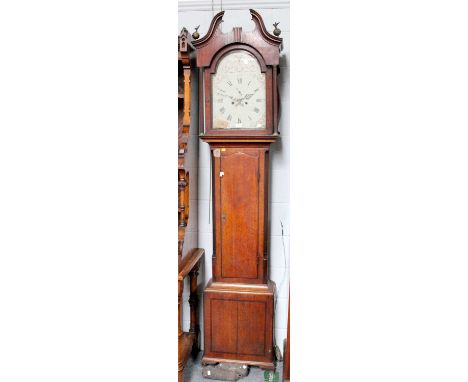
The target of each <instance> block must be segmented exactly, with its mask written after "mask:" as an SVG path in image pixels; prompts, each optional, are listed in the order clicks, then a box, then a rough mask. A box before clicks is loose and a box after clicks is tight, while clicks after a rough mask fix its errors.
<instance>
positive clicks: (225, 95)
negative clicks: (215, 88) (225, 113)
mask: <svg viewBox="0 0 468 382" xmlns="http://www.w3.org/2000/svg"><path fill="white" fill-rule="evenodd" d="M216 94H217V95H220V96H223V97H228V98H230V99H235V98H234V97H232V96H230V95H227V94H222V93H216Z"/></svg>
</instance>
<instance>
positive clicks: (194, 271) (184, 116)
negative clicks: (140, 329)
mask: <svg viewBox="0 0 468 382" xmlns="http://www.w3.org/2000/svg"><path fill="white" fill-rule="evenodd" d="M178 46H179V49H178V50H179V55H178V56H179V57H178V66H179V78H178V85H179V86H178V103H179V127H178V130H179V142H178V155H179V161H178V164H179V165H178V180H179V198H178V199H179V205H178V211H179V227H178V228H179V237H178V264H179V274H178V280H177V281H178V294H179V296H178V303H179V311H178V318H179V320H178V321H179V322H178V341H179V352H178V374H179V382H183V381H184V369H185V364H186V362H187V359H188V357H189V355H190V354H193V355H196V353H197V352H198V351H199V334H200V326H199V324H198V293H197V286H198V280H197V276H198V271H199V268H200V263H201V261H202V259H203V254H204V250H203V249H200V248H196V245H197V243H198V241H197V221H196V218H195V219H190V214H189V211H190V208H189V207H190V184H191V183H192V185H195V187H196V179H192V181H190V175H189V169H190V168H194V167H196V165H197V163H196V162H194V161H193V160H192V162H194V163H189V156H188V155H187V154H188V153H189V152H190V150H195V151H196V149H197V148H196V147H195V145H193V144H192V145H191V144H190V140H189V134H190V129H191V126H190V90H191V89H190V70H191V67H192V59H193V46H192V45H191V43H190V35H189V33H188V31H187V30H186V29H185V28H184V29H182V32H181V33H180V35H179V44H178ZM192 129H194V127H192ZM191 157H196V155H195V156H191ZM189 224H190V227H191V230H190V232H189V231H188V230H187V227H188V225H189ZM189 234H190V235H191V236H190V240H187V236H188V235H189ZM187 277H188V278H189V285H190V298H189V304H190V329H189V331H188V332H184V331H183V330H182V294H183V291H184V279H185V278H187Z"/></svg>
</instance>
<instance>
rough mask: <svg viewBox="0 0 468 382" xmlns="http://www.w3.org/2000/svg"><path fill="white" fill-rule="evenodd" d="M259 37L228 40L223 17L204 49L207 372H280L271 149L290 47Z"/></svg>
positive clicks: (199, 46) (200, 47)
mask: <svg viewBox="0 0 468 382" xmlns="http://www.w3.org/2000/svg"><path fill="white" fill-rule="evenodd" d="M250 14H251V15H252V20H253V22H254V24H255V28H254V30H253V31H251V32H244V31H242V28H240V27H236V28H233V30H232V31H231V32H229V33H223V32H222V30H221V22H222V18H223V15H224V12H220V13H218V14H217V15H216V16H214V18H213V20H212V22H211V25H210V28H209V30H208V32H207V34H206V36H204V37H203V38H201V39H199V40H196V41H194V42H193V45H194V46H195V48H196V56H197V67H198V68H199V76H200V77H199V86H200V92H199V94H200V100H199V102H200V106H199V113H200V123H201V125H202V126H204V128H203V133H202V134H201V139H202V140H204V141H205V142H208V143H209V144H210V150H211V158H212V181H211V183H212V192H213V259H212V265H213V277H212V280H210V281H209V283H208V286H207V287H206V289H205V292H204V340H205V341H204V344H205V346H204V348H205V349H204V357H203V359H202V363H204V364H209V363H217V362H231V363H239V364H248V365H253V366H259V367H262V368H265V369H274V368H275V364H274V350H273V314H274V294H275V285H274V283H273V282H272V281H270V280H269V278H268V243H267V238H268V188H269V172H270V167H269V152H270V144H271V143H273V142H275V141H276V140H277V138H278V92H277V83H276V81H277V75H278V70H279V66H278V65H279V53H280V50H281V45H282V39H281V38H279V37H275V36H273V35H271V34H270V33H268V32H267V30H266V28H265V25H264V23H263V20H262V18H261V16H260V15H259V14H258V13H257V12H256V11H254V10H252V9H251V10H250Z"/></svg>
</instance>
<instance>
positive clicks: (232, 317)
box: [202, 280, 275, 370]
mask: <svg viewBox="0 0 468 382" xmlns="http://www.w3.org/2000/svg"><path fill="white" fill-rule="evenodd" d="M274 294H275V284H274V283H273V282H272V281H269V282H268V284H239V283H237V284H230V283H225V282H213V281H212V280H210V282H209V283H208V286H207V287H206V289H205V292H204V306H205V309H204V324H205V327H204V329H205V330H204V332H205V337H204V338H205V352H204V356H203V359H202V362H203V363H206V364H209V363H217V362H229V363H239V364H245V365H250V366H258V367H261V368H263V369H269V370H273V369H274V368H275V364H274V350H273V319H274V318H273V306H274Z"/></svg>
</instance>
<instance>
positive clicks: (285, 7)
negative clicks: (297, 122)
mask: <svg viewBox="0 0 468 382" xmlns="http://www.w3.org/2000/svg"><path fill="white" fill-rule="evenodd" d="M215 3H216V5H215V7H214V12H213V11H212V10H211V2H208V1H182V2H179V31H180V29H182V27H186V28H187V29H188V30H189V31H190V32H193V31H194V29H195V27H196V26H198V25H200V28H199V32H200V35H201V36H204V35H205V34H206V32H207V31H208V28H209V26H210V23H211V19H212V17H213V14H216V13H217V12H218V11H219V10H220V1H216V2H215ZM249 8H254V9H255V10H257V11H259V13H260V14H261V16H262V17H263V20H264V22H265V25H266V27H267V28H268V30H269V31H270V32H272V31H273V29H274V28H273V23H274V22H275V21H278V22H280V24H279V28H280V29H281V31H282V33H281V36H280V37H282V38H283V51H282V54H281V59H280V70H281V73H280V76H279V87H280V103H281V106H280V121H279V130H280V132H281V139H280V140H279V141H278V142H277V143H275V144H274V145H273V146H272V148H271V184H270V187H271V191H270V229H269V231H270V233H269V235H270V237H269V242H270V270H269V271H270V279H272V280H273V281H274V282H275V283H276V286H277V288H278V296H277V305H276V315H275V325H274V329H275V338H276V343H277V345H278V346H279V347H280V349H281V351H282V349H283V340H284V338H286V328H287V313H288V288H289V235H290V231H289V158H290V155H289V153H290V150H289V62H290V60H289V40H290V38H289V36H290V29H289V3H288V2H285V1H250V2H245V3H244V2H240V1H223V10H225V11H226V12H225V14H224V18H223V19H224V22H223V24H222V28H223V31H225V32H226V31H229V30H231V29H232V28H233V27H234V26H241V27H242V28H243V29H244V30H251V29H252V28H253V22H252V21H251V17H250V13H249V11H248V9H249ZM195 98H196V97H194V99H195ZM192 106H193V107H195V105H192ZM192 110H194V109H193V108H192ZM192 122H193V123H195V124H196V125H198V120H197V118H196V117H195V113H194V114H193V115H192ZM190 139H198V137H197V136H196V135H193V136H191V137H190ZM209 166H210V154H209V146H208V144H207V143H204V142H201V141H200V143H199V168H198V176H199V179H198V193H197V199H198V208H197V212H196V213H197V215H198V230H199V233H198V246H199V247H200V248H204V249H205V251H206V256H205V264H204V269H203V270H202V271H201V273H200V280H201V281H200V283H201V285H203V287H204V286H205V285H206V284H207V282H208V281H209V279H210V278H211V256H212V253H213V240H212V234H213V233H212V224H211V221H210V220H211V219H210V218H209V213H210V207H209V203H210V196H211V195H210V191H209V189H210V179H209V176H210V168H209ZM191 208H192V213H193V207H191ZM194 215H195V213H194V214H192V217H193V216H194ZM280 222H282V223H283V236H282V235H281V223H280ZM283 243H284V246H283ZM201 289H202V288H200V290H201ZM187 298H188V288H185V291H184V299H185V300H187ZM200 303H201V304H202V303H203V300H202V295H200ZM188 312H189V307H188V304H187V302H186V301H185V304H184V319H183V320H184V321H183V322H184V329H187V328H188V322H189V315H188ZM200 320H201V322H200V323H201V329H202V330H203V317H200ZM202 337H203V336H202ZM202 346H203V342H202Z"/></svg>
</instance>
